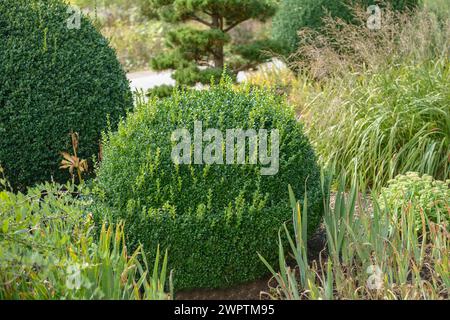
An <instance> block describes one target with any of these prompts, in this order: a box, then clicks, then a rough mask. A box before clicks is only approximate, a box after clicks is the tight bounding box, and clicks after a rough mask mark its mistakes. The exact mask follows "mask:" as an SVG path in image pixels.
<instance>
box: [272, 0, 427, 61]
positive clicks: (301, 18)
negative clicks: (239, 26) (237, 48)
mask: <svg viewBox="0 0 450 320" xmlns="http://www.w3.org/2000/svg"><path fill="white" fill-rule="evenodd" d="M386 3H387V4H388V5H390V6H391V7H392V9H394V10H404V9H407V8H413V7H414V6H416V5H417V4H418V3H419V0H387V1H384V2H382V1H376V0H347V1H342V0H340V1H336V0H301V1H300V0H282V1H281V3H280V8H279V10H278V12H277V14H276V15H275V17H274V18H273V38H274V39H275V40H277V41H278V42H280V43H282V44H283V46H284V53H285V54H286V55H289V54H291V53H293V52H295V51H296V50H297V48H298V44H299V40H300V39H299V36H298V34H297V32H298V31H299V30H300V29H302V28H311V29H319V28H320V27H321V26H322V25H323V24H322V19H323V18H324V17H325V16H326V15H327V14H330V15H331V16H332V17H335V18H341V19H343V20H344V21H347V22H350V21H352V18H353V17H354V12H353V10H352V5H358V6H361V7H362V8H364V9H365V8H367V7H368V6H369V5H372V4H379V5H380V6H382V5H383V4H386Z"/></svg>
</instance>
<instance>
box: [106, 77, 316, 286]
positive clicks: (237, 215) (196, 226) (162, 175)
mask: <svg viewBox="0 0 450 320" xmlns="http://www.w3.org/2000/svg"><path fill="white" fill-rule="evenodd" d="M196 120H199V121H200V120H201V121H203V130H204V131H205V130H206V129H207V128H217V129H219V130H220V131H221V132H223V134H224V137H225V130H226V129H233V128H242V129H250V128H254V129H256V130H257V129H260V128H265V129H268V130H270V129H278V130H279V133H280V149H279V150H280V165H279V172H278V174H276V175H273V176H262V175H261V174H260V165H259V164H258V165H249V164H246V165H237V164H234V165H218V164H213V165H195V164H192V165H190V164H181V165H175V164H174V163H173V162H172V160H171V152H172V146H173V145H175V143H174V142H172V141H171V134H172V132H173V130H175V129H179V128H186V129H188V130H189V132H190V133H191V135H193V127H194V121H196ZM302 131H303V130H302V125H301V124H300V123H299V122H298V121H297V120H296V119H295V116H294V114H293V112H292V111H291V110H290V109H289V108H288V107H287V106H286V105H285V104H284V103H283V102H282V101H281V99H279V97H276V96H274V95H272V94H269V93H267V92H264V91H262V90H258V89H254V90H253V89H252V90H250V89H248V88H246V89H240V90H238V91H234V90H233V89H232V88H231V87H230V84H229V83H227V84H224V83H222V84H221V85H218V86H214V87H213V88H211V90H208V91H197V90H189V91H186V92H175V93H174V95H173V96H171V97H170V98H166V99H163V100H151V101H150V102H149V103H148V104H147V105H139V106H137V108H136V110H135V112H134V113H133V114H130V115H129V116H128V118H127V120H126V121H125V122H123V123H121V124H120V125H119V129H118V132H116V133H110V134H108V135H107V137H105V142H104V149H103V161H102V164H101V166H100V168H99V170H98V172H97V173H98V187H99V189H100V194H101V196H103V197H104V198H105V200H106V203H107V204H108V205H109V206H111V207H113V208H114V210H113V211H112V212H113V214H112V215H113V217H112V218H113V219H115V220H117V219H125V220H126V229H127V230H126V232H127V241H128V243H130V244H134V245H137V244H138V243H143V244H144V245H145V246H146V247H149V248H151V247H154V245H157V244H160V245H161V247H162V249H165V248H169V256H170V259H169V268H170V269H174V285H175V288H176V289H183V288H193V287H221V286H229V285H232V284H235V283H239V282H244V281H248V280H253V279H256V278H258V277H260V276H262V275H264V274H265V273H266V269H265V267H264V265H263V264H262V262H261V261H260V260H259V259H258V255H257V252H259V253H260V254H262V255H263V256H264V257H266V259H267V260H268V261H270V262H271V263H272V262H274V261H276V259H277V252H278V251H277V250H278V247H277V243H276V241H274V239H276V238H277V233H278V231H279V229H280V227H281V226H282V224H283V222H286V221H288V220H289V219H290V218H291V216H292V212H291V208H290V207H289V196H288V185H289V184H290V185H291V186H292V188H293V190H294V192H295V193H296V195H297V196H298V197H299V198H301V199H303V197H304V195H305V192H304V191H305V188H306V189H307V195H308V204H309V207H310V210H309V213H308V214H309V218H308V221H309V225H308V229H309V231H310V232H313V231H314V230H315V229H316V227H317V225H318V223H319V220H320V218H321V212H322V201H321V198H322V195H321V189H320V174H319V168H318V166H317V164H316V157H315V154H314V152H313V150H312V148H311V146H310V144H309V142H308V139H307V138H306V136H304V135H303V133H302ZM193 140H194V139H192V141H193ZM269 140H270V138H269ZM208 144H209V142H208V143H205V142H204V143H203V146H204V147H205V146H206V145H208ZM222 147H223V148H224V145H223V144H222ZM191 151H192V150H191ZM224 156H225V152H224Z"/></svg>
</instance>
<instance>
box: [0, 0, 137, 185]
mask: <svg viewBox="0 0 450 320" xmlns="http://www.w3.org/2000/svg"><path fill="white" fill-rule="evenodd" d="M67 8H68V7H67V5H66V4H64V3H62V2H60V1H57V0H50V1H42V0H32V1H29V0H18V1H16V0H4V1H1V2H0V43H1V46H0V83H1V86H0V163H2V165H3V167H4V168H5V170H6V174H7V176H8V177H9V179H10V181H11V183H12V185H13V186H14V187H17V188H24V187H25V186H29V185H32V184H34V183H36V182H40V181H45V180H48V179H50V177H51V176H53V177H54V179H55V180H57V181H62V180H65V179H67V178H68V177H69V175H68V173H67V172H63V171H61V170H59V169H58V166H59V161H60V159H61V156H60V154H59V152H61V151H69V150H70V149H71V146H70V136H69V133H70V131H71V130H73V131H76V132H78V133H79V134H80V144H79V156H80V157H81V158H88V157H91V156H92V155H96V154H97V152H98V149H99V137H100V133H101V131H102V130H103V129H105V127H106V126H107V114H109V115H110V123H111V125H112V126H113V127H114V125H115V124H116V123H117V121H118V119H119V117H120V116H122V115H124V113H125V110H127V109H128V108H130V107H131V105H132V98H131V93H130V90H129V85H128V81H127V79H126V77H125V74H124V72H123V70H122V68H121V66H120V64H119V62H118V61H117V59H116V57H115V54H114V51H113V50H112V49H111V48H110V47H109V46H108V42H107V40H106V39H105V38H103V37H102V36H101V35H100V34H99V33H98V32H97V31H96V30H95V29H94V27H93V26H92V25H91V23H90V22H89V21H88V20H87V19H86V18H84V17H83V18H82V21H81V28H80V29H79V30H78V29H69V28H67V19H68V18H69V17H70V15H71V14H70V13H68V12H67Z"/></svg>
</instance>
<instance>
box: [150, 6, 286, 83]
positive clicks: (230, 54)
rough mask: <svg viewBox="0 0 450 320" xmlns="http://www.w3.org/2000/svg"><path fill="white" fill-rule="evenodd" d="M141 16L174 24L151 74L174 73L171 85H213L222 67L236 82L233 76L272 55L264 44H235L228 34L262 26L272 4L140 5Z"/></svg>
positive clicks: (268, 43) (271, 43)
mask: <svg viewBox="0 0 450 320" xmlns="http://www.w3.org/2000/svg"><path fill="white" fill-rule="evenodd" d="M142 1H143V6H142V8H143V12H144V13H145V14H146V15H147V16H149V17H151V18H156V19H159V20H162V21H165V22H169V23H173V24H176V25H177V27H176V28H175V29H174V30H173V31H170V32H168V34H167V36H166V46H167V47H168V49H169V51H168V52H165V53H164V54H161V55H159V56H157V57H155V58H154V59H153V60H152V63H151V64H152V67H153V69H155V70H165V69H174V70H175V71H174V73H173V75H172V77H173V78H174V79H175V80H176V82H177V85H186V86H192V85H195V84H197V83H209V82H210V81H211V78H212V77H214V79H216V80H218V79H220V75H221V73H222V72H223V69H224V66H225V65H226V70H227V72H228V73H229V74H230V75H231V76H233V77H234V78H235V77H236V75H237V73H238V72H239V71H244V70H248V69H252V68H255V67H256V66H257V65H258V64H260V63H262V62H266V61H268V60H269V59H270V57H271V56H270V54H269V53H270V52H271V51H278V48H277V47H276V43H275V42H274V41H271V40H268V39H258V40H252V41H250V42H247V43H244V44H243V43H237V42H236V41H234V40H233V39H232V37H231V35H230V31H231V30H233V29H234V28H235V27H237V26H238V25H239V24H241V23H243V22H245V21H248V20H251V19H254V20H257V21H262V22H264V21H266V20H267V19H269V18H270V17H272V16H273V15H274V14H275V12H276V9H277V3H278V1H277V0H142Z"/></svg>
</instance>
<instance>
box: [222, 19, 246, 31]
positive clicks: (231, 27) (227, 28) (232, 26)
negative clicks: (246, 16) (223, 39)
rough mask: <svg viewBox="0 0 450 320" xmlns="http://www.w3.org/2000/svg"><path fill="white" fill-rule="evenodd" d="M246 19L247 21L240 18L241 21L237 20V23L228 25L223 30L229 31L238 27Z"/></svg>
mask: <svg viewBox="0 0 450 320" xmlns="http://www.w3.org/2000/svg"><path fill="white" fill-rule="evenodd" d="M244 21H245V20H239V21H236V22H235V23H232V24H231V25H229V26H228V27H226V28H225V29H224V30H223V32H228V31H230V30H231V29H233V28H235V27H237V26H238V25H239V24H241V23H242V22H244Z"/></svg>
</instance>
